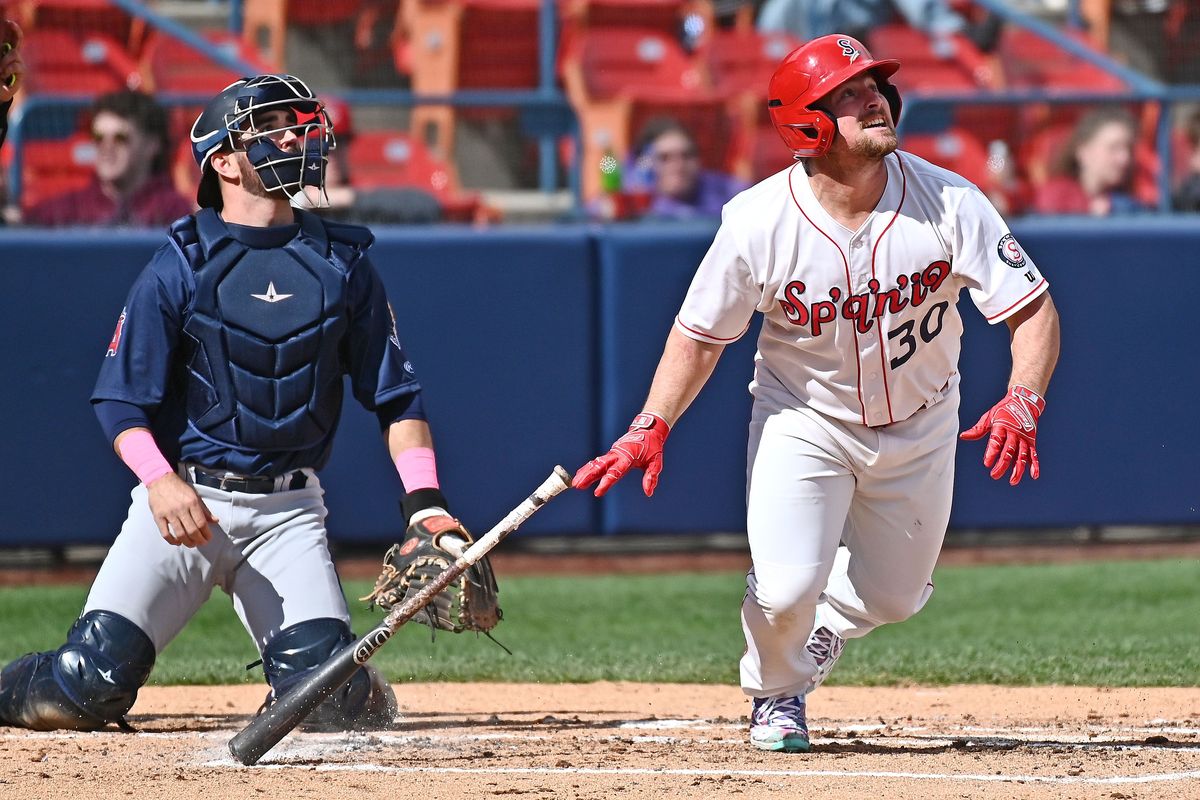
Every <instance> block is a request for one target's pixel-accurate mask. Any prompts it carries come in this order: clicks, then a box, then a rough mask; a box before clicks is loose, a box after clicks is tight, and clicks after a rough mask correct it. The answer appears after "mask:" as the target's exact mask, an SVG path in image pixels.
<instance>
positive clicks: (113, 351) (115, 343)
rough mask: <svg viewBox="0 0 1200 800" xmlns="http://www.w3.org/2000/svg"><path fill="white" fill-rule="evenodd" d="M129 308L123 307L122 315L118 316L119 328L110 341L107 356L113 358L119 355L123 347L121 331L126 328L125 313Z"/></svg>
mask: <svg viewBox="0 0 1200 800" xmlns="http://www.w3.org/2000/svg"><path fill="white" fill-rule="evenodd" d="M127 311H128V308H122V309H121V316H119V317H117V328H116V330H114V331H113V335H112V339H111V340H110V341H109V343H108V350H107V351H105V353H104V357H105V358H113V357H115V356H116V355H117V351H118V350H120V349H121V333H122V332H123V331H124V330H125V314H126V312H127Z"/></svg>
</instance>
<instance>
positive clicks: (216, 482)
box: [188, 467, 308, 494]
mask: <svg viewBox="0 0 1200 800" xmlns="http://www.w3.org/2000/svg"><path fill="white" fill-rule="evenodd" d="M188 472H189V473H190V474H191V476H192V483H195V484H199V485H200V486H208V487H211V488H213V489H221V490H222V491H226V492H244V493H246V494H271V493H272V492H282V491H294V490H296V489H303V488H304V487H305V486H307V485H308V475H307V474H305V472H304V470H299V469H298V470H296V471H295V472H293V473H291V474H290V475H284V476H282V477H283V480H282V481H280V479H279V478H272V477H271V476H269V475H231V474H229V473H220V472H205V471H204V470H202V469H200V468H199V467H189V468H188Z"/></svg>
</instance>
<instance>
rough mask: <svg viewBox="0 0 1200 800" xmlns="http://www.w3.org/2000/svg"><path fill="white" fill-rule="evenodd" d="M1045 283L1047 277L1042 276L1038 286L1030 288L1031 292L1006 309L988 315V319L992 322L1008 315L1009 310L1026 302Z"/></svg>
mask: <svg viewBox="0 0 1200 800" xmlns="http://www.w3.org/2000/svg"><path fill="white" fill-rule="evenodd" d="M1045 285H1046V279H1045V278H1042V279H1041V280H1040V281H1038V285H1037V286H1035V287H1033V288H1032V289H1030V290H1029V293H1028V294H1026V295H1025V296H1024V297H1022V298H1021V299H1020V300H1018V301H1017V302H1015V303H1013V304H1012V305H1011V306H1009V307H1008V308H1006V309H1004V310H1003V311H997V312H996V313H995V314H992V315H991V316H990V317H988V318H987V321H988V322H991V321H992V320H994V319H998V318H1000V317H1003V316H1005V315H1007V314H1008V312H1010V311H1012V310H1013V309H1014V308H1016V307H1017V306H1019V305H1021V303H1024V302H1025V301H1026V300H1028V299H1029V298H1030V297H1032V296H1033V295H1034V293H1035V292H1037V290H1038V289H1041V288H1042V287H1043V286H1045Z"/></svg>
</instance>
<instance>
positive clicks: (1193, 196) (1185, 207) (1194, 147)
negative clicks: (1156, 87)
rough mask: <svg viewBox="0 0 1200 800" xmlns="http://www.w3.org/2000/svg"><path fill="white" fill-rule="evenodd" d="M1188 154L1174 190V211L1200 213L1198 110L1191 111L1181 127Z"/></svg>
mask: <svg viewBox="0 0 1200 800" xmlns="http://www.w3.org/2000/svg"><path fill="white" fill-rule="evenodd" d="M1183 135H1184V138H1185V139H1186V140H1187V145H1188V151H1189V152H1188V154H1187V158H1186V159H1185V160H1184V163H1183V164H1180V165H1179V166H1180V167H1182V172H1183V177H1182V179H1181V180H1180V182H1179V186H1178V188H1176V190H1175V197H1174V205H1175V210H1176V211H1193V212H1194V211H1200V110H1196V111H1193V112H1192V113H1191V115H1190V116H1188V117H1187V121H1186V122H1185V123H1184V125H1183Z"/></svg>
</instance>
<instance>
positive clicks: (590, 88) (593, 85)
mask: <svg viewBox="0 0 1200 800" xmlns="http://www.w3.org/2000/svg"><path fill="white" fill-rule="evenodd" d="M563 82H564V83H565V85H566V91H567V97H568V99H569V100H570V102H571V105H572V106H573V107H574V109H575V112H576V114H577V115H578V116H579V120H580V124H581V126H582V129H583V154H582V158H583V161H582V163H583V189H584V194H585V196H587V197H594V196H595V195H597V194H598V193H599V189H600V172H599V165H600V161H601V158H602V157H603V156H604V155H605V154H606V153H607V152H609V151H610V150H611V152H612V153H613V155H615V156H616V157H617V158H619V159H624V158H626V157H628V156H629V155H630V148H631V146H632V144H633V137H634V136H636V134H637V131H638V130H639V129H640V128H641V127H642V125H644V124H645V123H646V122H647V121H648V120H649V119H651V118H652V117H655V116H671V117H675V118H676V119H678V120H679V121H680V122H681V123H683V124H684V125H685V126H686V127H687V128H688V129H689V130H690V131H691V132H692V134H693V136H694V137H695V139H696V146H697V148H698V149H699V151H700V159H701V161H702V162H703V164H704V165H705V166H706V167H708V168H710V169H719V170H726V169H728V168H729V162H730V158H731V155H732V152H731V138H732V137H731V128H732V126H731V124H730V118H729V112H728V108H727V97H726V96H724V95H722V94H720V93H719V92H717V91H715V90H714V89H712V88H711V83H710V81H709V78H708V72H707V69H706V68H705V65H704V64H703V63H702V62H701V61H700V60H699V59H697V58H692V57H689V56H688V55H687V54H686V53H685V52H684V51H683V49H682V47H680V45H679V44H678V43H677V42H676V41H675V40H674V39H673V38H671V37H668V36H665V35H663V34H662V33H660V32H658V31H655V30H639V29H636V28H616V29H599V30H589V31H588V32H587V34H586V36H584V37H583V38H581V39H579V40H577V41H576V43H575V46H574V47H573V49H572V51H570V52H568V53H567V54H566V56H565V58H564V66H563Z"/></svg>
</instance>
